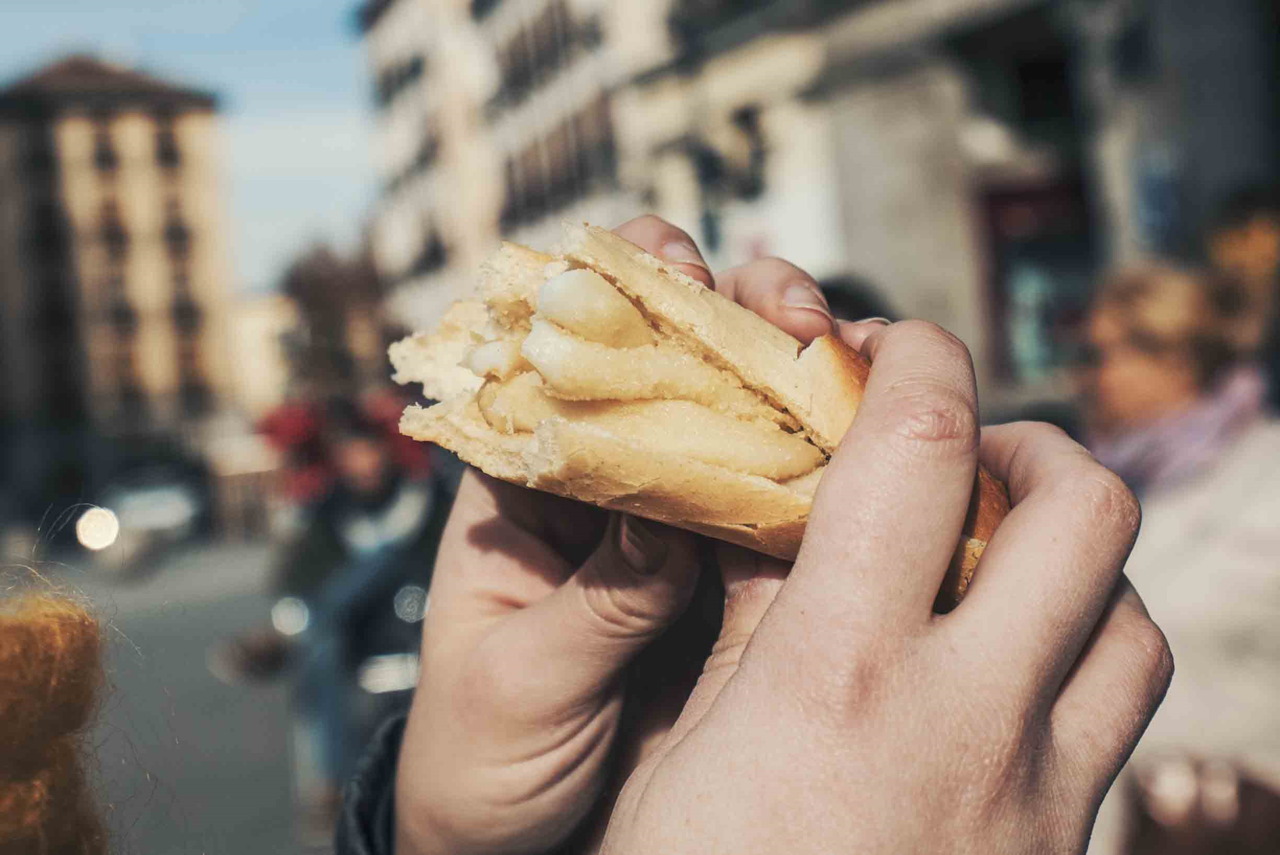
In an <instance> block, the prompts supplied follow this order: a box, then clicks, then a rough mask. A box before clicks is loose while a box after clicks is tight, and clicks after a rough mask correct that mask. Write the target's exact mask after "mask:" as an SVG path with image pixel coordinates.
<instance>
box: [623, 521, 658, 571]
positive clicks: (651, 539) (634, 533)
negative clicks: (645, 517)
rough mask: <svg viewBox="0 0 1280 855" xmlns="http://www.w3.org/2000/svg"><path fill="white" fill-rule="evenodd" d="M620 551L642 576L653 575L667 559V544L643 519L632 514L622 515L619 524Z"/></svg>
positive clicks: (633, 568) (632, 567)
mask: <svg viewBox="0 0 1280 855" xmlns="http://www.w3.org/2000/svg"><path fill="white" fill-rule="evenodd" d="M618 551H619V552H621V553H622V558H623V560H624V561H626V562H627V564H629V565H630V566H631V569H632V570H634V571H635V572H636V573H638V574H639V575H641V576H652V575H653V574H654V573H657V572H658V571H659V570H661V569H662V565H663V564H665V563H666V561H667V544H666V541H664V540H662V539H661V538H660V537H658V536H657V535H656V534H654V533H653V530H652V529H651V528H649V526H647V525H646V524H645V523H644V522H643V521H641V520H638V519H636V518H635V517H633V516H631V515H630V514H623V515H622V523H621V525H619V526H618Z"/></svg>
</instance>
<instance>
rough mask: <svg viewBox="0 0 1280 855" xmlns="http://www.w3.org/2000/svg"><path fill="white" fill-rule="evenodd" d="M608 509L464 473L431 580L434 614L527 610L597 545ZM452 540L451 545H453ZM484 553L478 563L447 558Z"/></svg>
mask: <svg viewBox="0 0 1280 855" xmlns="http://www.w3.org/2000/svg"><path fill="white" fill-rule="evenodd" d="M606 520H607V513H606V512H605V511H602V510H600V509H599V508H595V507H591V506H589V505H585V504H582V503H580V502H573V501H570V500H568V499H562V498H560V497H559V496H552V495H550V494H547V493H539V492H535V491H533V490H528V489H525V488H523V487H517V486H515V485H513V484H508V483H506V482H504V481H499V480H498V479H496V478H491V477H490V476H488V475H485V474H484V473H482V472H479V471H477V470H474V469H469V470H467V472H466V474H465V475H463V477H462V482H461V484H459V486H458V494H457V496H456V498H455V499H454V502H453V507H452V508H451V509H450V513H449V521H448V523H447V524H446V526H445V530H444V533H443V535H442V541H441V549H440V555H442V556H446V558H445V559H443V560H440V561H437V563H436V566H435V568H434V570H433V572H432V578H431V608H432V611H433V612H439V611H449V612H451V613H453V614H455V616H456V615H457V614H458V613H459V612H458V610H461V613H463V614H473V613H476V612H477V610H479V611H484V612H486V613H488V612H491V611H493V609H492V602H493V601H494V600H500V601H501V602H502V603H503V604H504V605H505V607H506V608H507V609H520V608H524V607H526V606H528V605H530V604H531V603H535V602H537V601H538V600H541V599H542V598H543V597H545V596H547V595H548V594H550V593H551V592H552V591H554V590H555V589H556V587H557V586H559V585H560V584H561V583H562V582H563V581H564V580H565V579H567V578H568V577H569V575H570V574H571V573H572V572H573V568H574V567H576V566H578V565H579V564H581V563H582V561H583V560H585V558H586V556H587V555H589V554H591V551H592V550H594V549H595V547H596V545H597V544H598V543H599V542H600V536H601V533H602V531H603V528H604V524H605V521H606ZM453 544H456V546H454V545H453ZM477 553H482V554H483V555H484V560H483V561H467V560H448V559H447V556H451V555H463V556H475V555H476V554H477Z"/></svg>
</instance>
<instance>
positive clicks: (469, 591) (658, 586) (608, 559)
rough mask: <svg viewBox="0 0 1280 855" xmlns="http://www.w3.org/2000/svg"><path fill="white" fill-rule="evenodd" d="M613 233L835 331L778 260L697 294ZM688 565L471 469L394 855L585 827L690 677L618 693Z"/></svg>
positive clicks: (692, 563) (682, 245) (669, 546)
mask: <svg viewBox="0 0 1280 855" xmlns="http://www.w3.org/2000/svg"><path fill="white" fill-rule="evenodd" d="M617 232H618V234H620V235H621V236H622V237H625V238H627V239H628V240H630V241H632V242H633V243H635V244H637V245H639V246H641V247H642V248H644V249H646V250H648V251H649V252H652V253H654V254H655V255H658V256H659V257H662V258H664V259H665V260H667V261H669V262H672V263H676V264H677V266H679V267H680V269H682V270H683V271H684V272H685V273H687V274H689V275H690V276H693V277H694V278H696V279H698V280H700V281H702V282H703V283H704V284H708V285H711V284H714V286H715V287H716V288H717V289H718V290H720V291H721V293H724V294H725V295H726V296H728V297H729V298H731V299H734V300H736V301H738V302H739V303H741V304H743V305H744V306H746V307H747V308H750V309H752V310H753V311H755V312H757V313H758V314H760V315H762V316H763V317H765V318H766V319H767V320H769V321H771V322H773V323H775V324H777V325H779V326H781V327H782V328H783V329H785V330H787V331H788V332H790V333H791V334H792V335H795V336H796V337H797V338H800V339H802V340H804V341H810V340H812V339H813V338H815V337H817V336H820V335H823V334H826V333H828V332H830V331H831V330H832V328H833V327H832V320H831V317H830V315H829V313H827V311H826V309H825V302H824V301H823V300H822V298H821V292H820V291H819V290H818V288H817V285H816V283H815V282H814V281H813V279H812V278H811V277H809V276H808V275H807V274H805V273H803V272H802V271H800V270H799V269H797V268H795V267H794V266H792V265H789V264H787V263H786V262H782V261H779V260H776V259H766V260H762V261H757V262H753V263H751V264H747V265H744V266H742V267H739V268H735V269H734V270H730V271H726V272H724V273H722V274H720V275H718V276H716V277H715V279H714V283H713V279H712V276H711V273H710V272H709V271H708V269H707V266H706V263H705V262H704V261H703V260H702V256H701V255H700V254H699V252H698V250H697V248H696V246H695V245H694V243H693V241H692V239H690V238H689V236H688V235H687V234H685V233H684V232H682V231H680V230H679V229H676V228H675V227H674V226H671V225H670V224H668V223H666V222H663V221H662V220H659V219H657V218H656V217H642V218H640V219H638V220H633V221H631V222H630V223H627V224H626V225H624V226H622V227H620V228H619V229H618V230H617ZM858 329H859V327H857V326H856V325H846V326H845V327H844V330H846V331H848V332H849V333H850V334H853V333H856V332H857V330H858ZM698 563H699V562H698V560H697V554H696V540H695V538H694V537H693V536H692V535H689V534H688V533H685V532H680V531H676V530H674V529H670V528H667V527H664V526H661V525H658V524H656V523H650V522H641V521H639V520H636V519H634V518H629V517H621V516H617V515H614V516H612V517H610V516H609V515H607V514H606V513H605V512H603V511H600V510H599V509H596V508H592V507H588V506H586V505H581V504H577V503H574V502H570V501H567V500H564V499H560V498H557V497H554V496H550V495H546V494H543V493H536V492H533V491H529V490H525V489H521V488H518V487H514V486H512V485H509V484H505V483H502V482H499V481H496V480H494V479H491V478H488V477H486V476H484V475H480V474H478V473H475V472H471V473H469V474H468V475H467V476H466V478H465V479H464V481H463V484H462V486H461V488H460V490H459V493H458V497H457V500H456V502H455V505H454V509H453V513H452V515H451V517H450V521H449V525H448V528H447V529H446V531H445V534H444V538H443V541H442V544H441V547H440V551H439V557H438V559H437V563H436V570H435V574H434V577H433V582H432V590H431V608H430V610H429V612H428V614H427V617H426V620H425V625H424V635H423V648H422V676H421V679H420V680H419V685H418V691H417V693H416V695H415V699H414V706H413V709H412V712H411V713H410V717H409V721H408V725H407V729H406V732H405V739H404V745H403V749H402V752H401V759H400V768H399V774H398V779H397V790H396V815H397V816H396V819H397V840H398V846H397V848H398V851H399V852H401V853H402V855H409V854H410V853H421V855H425V854H426V853H444V852H448V853H452V855H458V853H514V852H545V851H547V850H549V849H551V848H553V847H555V846H557V845H560V844H561V843H563V842H564V841H565V840H566V839H567V838H568V837H569V835H571V834H572V833H573V832H574V831H575V829H580V828H581V827H582V826H584V825H586V824H589V823H585V822H584V819H585V818H586V817H587V815H588V813H589V812H590V811H591V810H592V808H593V807H595V806H596V805H597V803H598V802H600V801H601V795H602V793H605V792H606V790H607V788H608V781H609V774H610V771H611V769H610V767H611V765H614V764H611V763H610V760H611V758H617V759H618V760H619V761H620V762H621V764H622V765H624V766H627V765H630V764H634V763H636V762H639V759H640V758H641V757H642V756H643V752H644V750H645V748H646V747H647V746H652V745H653V744H655V743H656V742H657V741H659V740H660V739H661V737H662V736H663V735H664V734H665V732H666V730H667V729H668V728H669V727H670V725H671V724H672V723H673V722H674V720H675V717H676V715H677V714H678V713H679V710H680V708H681V706H682V704H683V701H684V700H685V698H686V697H687V694H688V691H689V690H690V689H691V688H692V686H693V682H694V680H695V679H696V677H697V674H698V671H699V670H700V668H701V664H702V663H701V661H700V660H693V661H692V662H691V664H692V667H691V668H690V669H685V668H683V667H682V663H676V664H675V665H673V663H672V662H671V661H670V658H664V661H662V662H657V663H653V665H654V667H651V668H645V669H641V670H643V671H645V672H646V673H648V674H649V675H651V676H652V677H653V680H652V682H653V683H654V684H655V686H660V687H661V688H662V689H663V690H664V691H662V692H658V691H649V690H648V689H649V688H654V687H647V688H646V690H645V691H641V692H636V693H634V695H633V696H632V697H628V696H627V692H626V685H627V682H628V681H627V679H625V677H626V675H625V673H624V672H626V671H627V669H628V666H629V665H630V664H632V663H633V661H634V660H635V658H636V657H637V656H638V655H639V654H640V653H641V651H642V650H644V649H645V648H646V647H650V645H651V642H653V641H654V639H656V638H657V637H658V636H659V635H662V634H663V633H664V631H667V630H669V628H670V626H671V625H672V623H673V622H674V621H675V620H676V619H677V617H678V616H679V615H680V614H681V612H682V610H683V609H684V608H685V605H686V604H687V603H688V601H689V598H690V596H691V594H692V592H693V590H694V586H695V584H696V582H697V579H698ZM716 605H717V607H718V602H717V604H716ZM714 631H715V630H714V625H713V626H712V629H711V634H712V637H713V636H714ZM667 640H668V641H670V642H672V643H671V644H670V645H668V649H669V650H670V651H674V652H676V653H678V652H680V651H679V650H677V648H680V645H679V644H677V643H675V640H674V639H671V638H670V637H668V639H667ZM710 640H711V639H710V638H708V639H707V644H708V646H709V643H710ZM682 649H683V652H684V655H685V657H686V658H689V659H692V656H691V653H692V655H696V653H697V650H696V646H694V645H687V646H685V647H683V648H682ZM653 652H654V653H658V651H653ZM703 652H705V650H704V651H703ZM685 670H687V671H688V674H687V680H686V681H685V682H683V683H682V682H681V674H682V672H683V671H685ZM631 676H633V677H635V676H640V675H635V674H632V675H631ZM641 678H642V677H641ZM624 706H625V707H626V710H625V711H626V715H625V716H624V715H623V712H624ZM620 743H622V744H620ZM606 801H607V800H606ZM586 834H587V836H589V835H590V832H589V830H588V831H587V832H586Z"/></svg>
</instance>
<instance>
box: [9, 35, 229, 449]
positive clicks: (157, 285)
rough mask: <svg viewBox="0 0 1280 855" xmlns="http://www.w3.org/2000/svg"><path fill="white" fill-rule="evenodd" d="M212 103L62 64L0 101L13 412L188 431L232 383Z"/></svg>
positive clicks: (111, 68)
mask: <svg viewBox="0 0 1280 855" xmlns="http://www.w3.org/2000/svg"><path fill="white" fill-rule="evenodd" d="M216 122H217V119H216V114H215V100H214V98H213V96H211V95H209V94H207V93H204V92H199V91H195V90H191V89H186V88H182V87H179V86H176V85H172V84H170V83H167V82H165V81H162V80H159V79H156V78H153V77H150V76H146V75H143V74H140V73H138V72H134V71H131V70H129V69H126V68H123V67H119V66H115V65H110V64H107V63H104V62H100V61H98V60H95V59H93V58H90V57H73V58H70V59H67V60H64V61H61V62H59V63H56V64H54V65H52V66H50V67H48V68H46V69H44V70H42V71H39V72H37V73H36V74H34V75H32V76H31V77H29V78H27V79H25V80H22V81H19V82H18V83H15V84H14V85H12V86H11V87H9V88H8V89H6V90H4V91H3V92H0V158H2V160H0V182H3V192H0V208H2V209H3V213H2V214H0V246H2V247H3V249H2V251H0V289H2V293H3V304H4V309H5V310H4V312H3V321H0V323H3V324H4V325H5V329H4V335H3V338H4V343H3V350H4V362H3V368H2V369H0V371H2V372H3V373H2V374H0V378H2V379H0V387H3V388H0V401H3V406H4V410H5V412H6V414H7V415H8V416H9V418H11V419H13V418H20V419H23V420H52V421H54V422H61V423H78V422H85V423H87V424H90V425H92V426H93V427H94V429H95V430H97V431H99V432H103V433H107V434H112V433H116V434H119V433H135V432H142V433H145V432H149V431H154V430H169V429H176V428H177V427H178V426H180V425H181V426H190V425H192V424H195V423H198V422H199V421H201V420H203V419H204V418H206V417H208V416H209V415H211V414H212V413H213V412H214V411H215V410H216V409H217V407H218V405H219V403H220V402H222V401H223V400H224V399H225V395H226V393H227V391H228V387H229V382H230V381H229V372H228V363H227V354H226V353H225V352H224V349H223V346H222V342H223V336H224V335H225V329H224V324H225V307H226V300H227V293H228V289H229V270H228V266H227V247H226V243H225V230H224V225H225V224H224V221H223V214H224V212H223V208H222V195H221V187H220V185H219V183H218V182H219V174H218V166H217V156H218V151H217V142H216V139H217V138H216V133H217V131H216Z"/></svg>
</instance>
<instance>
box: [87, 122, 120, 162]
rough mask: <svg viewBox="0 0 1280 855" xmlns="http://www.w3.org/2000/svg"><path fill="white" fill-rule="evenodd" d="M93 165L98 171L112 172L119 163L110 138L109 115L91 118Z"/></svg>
mask: <svg viewBox="0 0 1280 855" xmlns="http://www.w3.org/2000/svg"><path fill="white" fill-rule="evenodd" d="M93 165H94V166H95V167H96V168H97V169H98V171H99V172H112V171H114V170H115V169H116V167H118V166H119V165H120V160H119V158H118V157H117V156H116V148H115V144H114V142H113V141H112V139H111V117H110V116H106V115H99V116H96V117H94V120H93Z"/></svg>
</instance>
